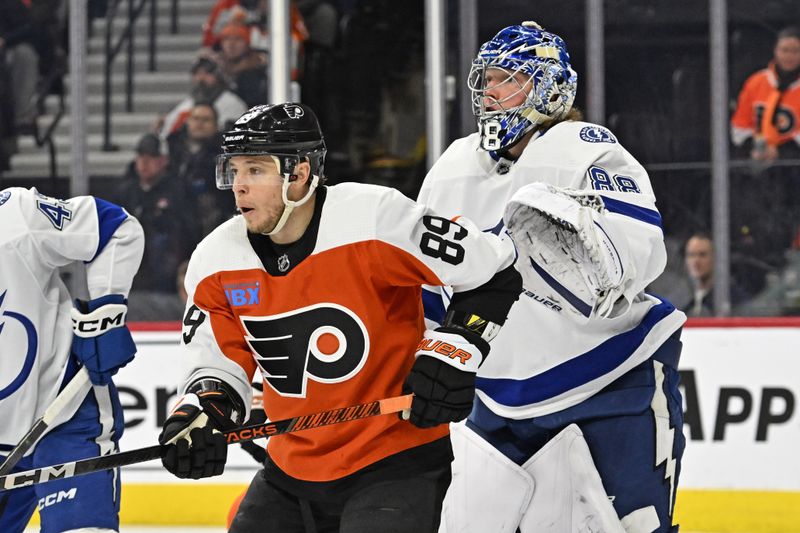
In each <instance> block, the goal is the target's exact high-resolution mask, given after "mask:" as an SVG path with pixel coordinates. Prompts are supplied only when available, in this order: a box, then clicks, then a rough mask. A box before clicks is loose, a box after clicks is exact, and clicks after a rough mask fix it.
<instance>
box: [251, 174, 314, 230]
mask: <svg viewBox="0 0 800 533" xmlns="http://www.w3.org/2000/svg"><path fill="white" fill-rule="evenodd" d="M293 178H296V176H294V175H292V174H285V175H284V180H283V186H282V187H281V197H282V198H283V205H284V208H283V213H282V214H281V218H279V219H278V223H277V224H275V227H274V228H272V231H268V232H266V233H264V235H275V234H276V233H278V232H279V231H280V230H282V229H283V226H284V225H286V221H287V220H289V215H291V214H292V211H294V208H295V207H297V206H300V205H303V204H304V203H306V202H307V201H308V200H309V199H310V198H311V195H312V194H314V191H315V190H316V188H317V184H319V176H317V175H313V176H311V185H309V187H308V192H307V193H306V195H305V196H303V197H302V198H300V199H299V200H297V201H294V200H289V196H288V192H289V185H291V184H292V181H293Z"/></svg>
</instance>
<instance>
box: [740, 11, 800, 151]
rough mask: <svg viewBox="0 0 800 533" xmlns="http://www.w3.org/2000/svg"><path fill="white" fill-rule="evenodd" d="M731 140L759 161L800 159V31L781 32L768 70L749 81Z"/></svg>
mask: <svg viewBox="0 0 800 533" xmlns="http://www.w3.org/2000/svg"><path fill="white" fill-rule="evenodd" d="M731 137H732V140H733V143H734V145H736V146H737V147H740V148H741V149H744V150H746V151H749V154H750V157H752V158H753V159H756V160H760V161H765V162H769V161H772V160H775V159H776V158H778V157H782V158H798V157H800V28H798V27H788V28H785V29H783V30H781V31H780V32H779V33H778V37H777V40H776V43H775V48H774V51H773V58H772V60H771V61H770V63H769V65H768V66H767V68H765V69H762V70H759V71H758V72H756V73H754V74H753V75H751V76H750V77H749V78H748V79H747V81H745V83H744V87H743V88H742V90H741V92H740V93H739V99H738V104H737V107H736V111H735V113H734V115H733V118H732V120H731Z"/></svg>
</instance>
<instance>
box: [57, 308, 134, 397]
mask: <svg viewBox="0 0 800 533" xmlns="http://www.w3.org/2000/svg"><path fill="white" fill-rule="evenodd" d="M127 313H128V306H127V305H126V300H125V297H124V296H122V295H121V294H109V295H106V296H101V297H100V298H95V299H94V300H89V301H88V302H87V301H83V300H75V307H74V308H73V309H72V311H71V316H72V332H73V333H74V337H73V339H72V353H74V354H75V356H76V357H77V358H78V360H79V361H80V362H81V363H82V364H83V365H84V366H85V367H86V369H87V370H88V371H89V378H90V379H91V380H92V383H93V384H94V385H108V384H109V383H111V376H113V375H114V374H116V373H117V371H118V370H119V369H120V368H122V367H123V366H125V365H126V364H128V363H130V362H131V360H132V359H133V356H134V355H135V354H136V345H135V344H134V343H133V338H132V337H131V332H130V330H128V326H126V325H125V316H126V315H127Z"/></svg>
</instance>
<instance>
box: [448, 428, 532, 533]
mask: <svg viewBox="0 0 800 533" xmlns="http://www.w3.org/2000/svg"><path fill="white" fill-rule="evenodd" d="M450 439H451V440H452V443H453V454H454V455H455V460H454V461H453V480H452V482H451V483H450V488H449V489H448V490H447V495H446V496H445V499H444V505H443V511H442V521H441V525H440V526H439V533H469V532H477V531H491V532H493V533H515V532H516V531H517V525H518V524H519V522H520V519H521V518H522V516H523V513H524V512H525V510H526V509H527V508H528V505H529V503H530V500H531V496H532V495H533V493H534V482H533V478H532V477H531V476H530V475H529V474H528V472H526V471H525V470H524V469H522V468H520V467H519V466H518V465H517V464H515V463H514V462H513V461H511V460H510V459H509V458H508V457H506V456H505V455H503V454H502V453H500V452H499V451H498V450H497V449H496V448H495V447H494V446H492V445H491V444H489V443H488V442H486V441H485V440H483V439H482V438H481V437H480V436H479V435H478V434H476V433H475V432H474V431H472V430H471V429H469V428H468V427H467V426H466V425H464V424H451V425H450Z"/></svg>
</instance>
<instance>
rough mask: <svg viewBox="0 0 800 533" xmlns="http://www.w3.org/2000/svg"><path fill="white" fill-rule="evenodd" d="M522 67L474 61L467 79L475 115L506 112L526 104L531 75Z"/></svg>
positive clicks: (480, 60)
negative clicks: (503, 66) (504, 66)
mask: <svg viewBox="0 0 800 533" xmlns="http://www.w3.org/2000/svg"><path fill="white" fill-rule="evenodd" d="M514 63H516V62H514ZM523 67H524V63H522V62H520V63H518V64H516V65H514V68H501V67H499V66H497V65H493V64H492V61H487V60H486V59H484V58H481V57H478V58H475V60H474V61H473V62H472V68H471V69H470V72H469V78H468V80H467V84H468V86H469V90H470V93H471V95H472V112H473V113H474V114H475V116H477V117H487V116H491V115H494V114H497V113H505V112H507V111H510V110H511V109H514V108H517V107H519V106H520V105H522V104H523V103H525V101H526V100H527V99H528V96H529V93H530V91H531V88H532V87H533V75H532V74H527V73H526V72H525V71H524V70H523ZM489 92H491V94H489ZM520 96H522V98H520Z"/></svg>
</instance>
